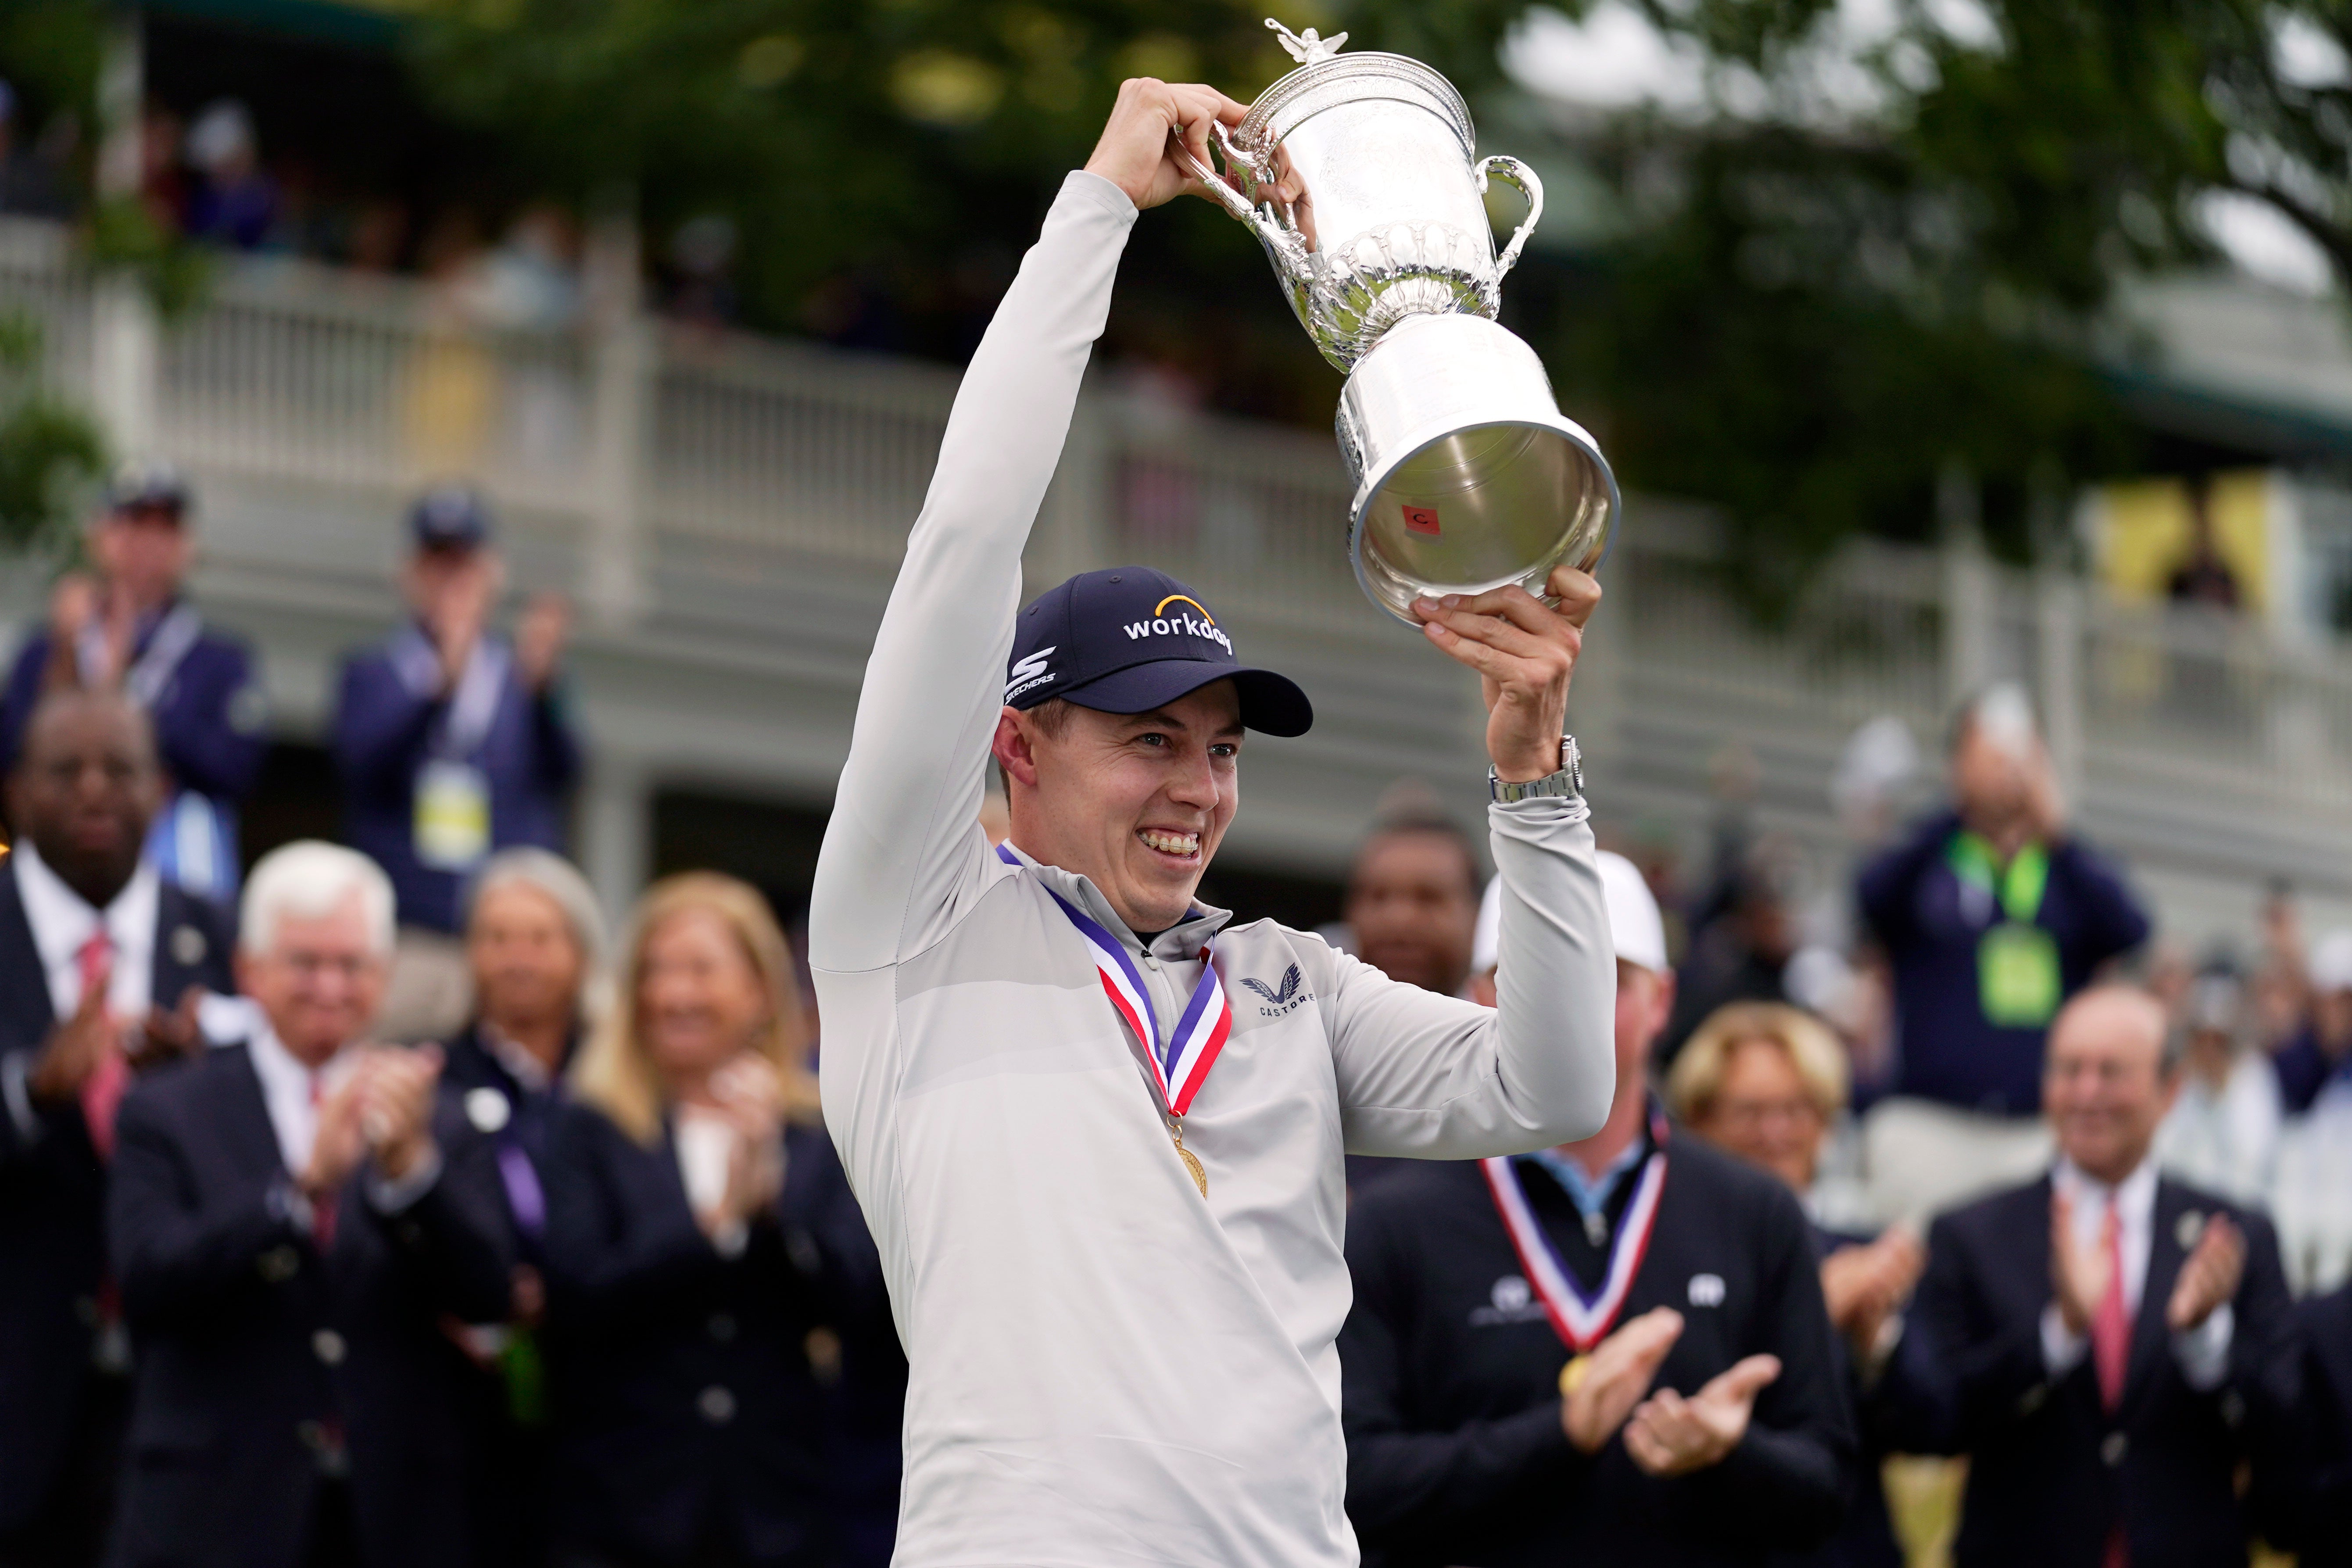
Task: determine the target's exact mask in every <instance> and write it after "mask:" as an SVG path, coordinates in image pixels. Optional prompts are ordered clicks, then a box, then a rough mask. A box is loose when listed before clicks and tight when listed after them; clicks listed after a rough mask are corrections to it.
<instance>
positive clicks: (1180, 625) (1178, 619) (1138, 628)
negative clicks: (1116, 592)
mask: <svg viewBox="0 0 2352 1568" xmlns="http://www.w3.org/2000/svg"><path fill="white" fill-rule="evenodd" d="M1169 605H1192V608H1193V609H1195V610H1199V611H1200V616H1199V617H1198V618H1197V619H1196V618H1195V617H1193V616H1189V615H1187V614H1185V613H1184V612H1183V611H1181V610H1179V611H1177V612H1176V613H1175V614H1174V615H1172V616H1171V615H1169V614H1168V613H1167V610H1168V606H1169ZM1122 629H1124V630H1125V631H1126V633H1127V638H1128V640H1129V642H1135V641H1138V640H1139V639H1141V638H1143V637H1205V638H1207V639H1208V640H1209V641H1211V642H1213V643H1215V644H1216V645H1217V646H1218V647H1222V648H1223V649H1224V650H1225V651H1226V652H1227V653H1231V652H1233V651H1234V639H1233V638H1231V637H1227V636H1226V635H1225V634H1224V632H1223V629H1222V628H1221V627H1219V626H1218V625H1217V622H1216V617H1215V616H1212V615H1210V614H1209V612H1208V611H1207V610H1205V609H1202V607H1201V601H1200V600H1198V599H1195V598H1192V597H1189V596H1188V595H1183V594H1171V595H1168V596H1167V597H1166V598H1164V599H1162V600H1160V603H1158V604H1157V605H1153V606H1152V607H1151V617H1150V619H1149V620H1141V621H1129V622H1127V623H1125V625H1124V626H1123V628H1122ZM1046 651H1047V652H1049V653H1050V652H1052V651H1053V650H1052V649H1050V648H1048V649H1047V650H1046Z"/></svg>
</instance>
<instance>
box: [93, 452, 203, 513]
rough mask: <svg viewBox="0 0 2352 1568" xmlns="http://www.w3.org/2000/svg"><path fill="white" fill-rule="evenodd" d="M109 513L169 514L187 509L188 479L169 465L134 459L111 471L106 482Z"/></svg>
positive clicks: (150, 460)
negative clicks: (111, 475)
mask: <svg viewBox="0 0 2352 1568" xmlns="http://www.w3.org/2000/svg"><path fill="white" fill-rule="evenodd" d="M106 507H107V510H109V511H168V512H171V513H173V514H174V515H177V514H179V513H182V512H184V511H186V510H188V480H187V476H186V475H184V474H183V473H181V472H180V470H179V469H177V468H173V466H172V465H171V464H169V463H165V462H160V461H155V460H152V459H147V460H142V459H133V460H132V461H131V462H127V463H125V464H123V465H122V466H121V468H117V469H115V470H114V477H113V478H112V479H110V480H108V481H107V486H106Z"/></svg>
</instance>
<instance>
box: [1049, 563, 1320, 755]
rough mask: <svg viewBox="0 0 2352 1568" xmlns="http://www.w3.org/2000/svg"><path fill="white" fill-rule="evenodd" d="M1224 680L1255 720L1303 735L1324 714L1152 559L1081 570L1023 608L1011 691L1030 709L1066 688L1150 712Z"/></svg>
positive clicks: (1071, 694) (1088, 701) (1256, 726)
mask: <svg viewBox="0 0 2352 1568" xmlns="http://www.w3.org/2000/svg"><path fill="white" fill-rule="evenodd" d="M1215 680H1230V681H1232V682H1233V683H1234V690H1235V691H1237V692H1238V693H1239V694H1240V696H1241V704H1242V722H1243V723H1244V724H1245V725H1247V726H1248V727H1249V728H1250V729H1253V730H1257V731H1263V732H1265V733H1266V734H1269V735H1303V734H1305V733H1307V726H1308V725H1310V724H1312V723H1314V722H1315V710H1314V708H1313V707H1312V706H1311V705H1310V704H1309V703H1308V702H1307V693H1305V692H1304V691H1301V690H1300V689H1298V687H1297V684H1296V683H1295V682H1293V681H1292V680H1290V679H1288V678H1287V677H1286V676H1281V675H1276V673H1275V672H1274V671H1272V670H1270V669H1255V668H1250V667H1248V666H1246V665H1244V664H1243V663H1242V662H1241V660H1240V659H1239V658H1237V657H1236V656H1235V655H1234V641H1233V638H1232V637H1230V636H1228V635H1227V634H1226V632H1225V630H1224V628H1223V627H1222V626H1218V625H1217V618H1216V617H1215V616H1213V615H1211V614H1210V613H1209V610H1208V606H1206V605H1203V604H1202V603H1201V601H1200V598H1199V596H1198V595H1195V594H1194V593H1193V592H1192V590H1191V589H1190V588H1187V587H1186V586H1184V584H1181V583H1179V582H1178V581H1177V580H1176V579H1175V578H1173V577H1171V576H1170V575H1168V574H1166V573H1165V572H1154V571H1153V570H1151V568H1150V567H1148V566H1114V567H1110V568H1108V569H1106V570H1104V571H1100V572H1081V573H1080V574H1077V575H1076V576H1075V577H1073V578H1071V579H1070V580H1069V581H1068V582H1066V583H1064V584H1062V585H1061V586H1059V587H1057V588H1049V589H1047V590H1046V591H1045V593H1043V594H1041V595H1038V596H1037V597H1036V598H1034V599H1033V600H1031V601H1030V602H1029V604H1028V605H1026V606H1024V608H1023V610H1022V612H1021V618H1020V623H1019V625H1018V626H1016V627H1015V628H1014V630H1013V661H1012V663H1011V665H1010V666H1009V667H1008V668H1006V670H1005V679H1004V700H1005V701H1006V702H1007V703H1008V704H1009V705H1011V706H1013V707H1014V708H1021V709H1028V708H1034V707H1036V706H1037V705H1038V704H1040V703H1042V702H1046V701H1049V700H1052V699H1054V698H1056V697H1066V698H1067V699H1069V700H1071V701H1072V702H1075V703H1076V704H1077V705H1078V706H1079V707H1081V708H1092V709H1095V710H1097V711H1099V712H1104V713H1148V712H1150V710H1152V709H1154V708H1159V707H1161V706H1163V705H1165V704H1167V703H1170V702H1173V701H1175V700H1177V699H1178V698H1180V697H1181V696H1183V695H1184V694H1185V693H1186V692H1188V691H1193V690H1197V689H1200V688H1201V687H1203V686H1206V685H1208V684H1209V683H1210V682H1211V681H1215Z"/></svg>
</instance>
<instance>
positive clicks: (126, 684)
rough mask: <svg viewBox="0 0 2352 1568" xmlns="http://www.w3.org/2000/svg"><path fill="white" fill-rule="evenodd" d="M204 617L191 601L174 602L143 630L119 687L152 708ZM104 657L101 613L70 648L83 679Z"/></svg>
mask: <svg viewBox="0 0 2352 1568" xmlns="http://www.w3.org/2000/svg"><path fill="white" fill-rule="evenodd" d="M204 629H205V624H204V618H203V617H202V616H198V615H197V614H196V610H195V606H194V605H173V606H172V608H171V609H170V610H169V611H168V612H166V613H165V614H164V616H163V618H162V619H160V620H158V621H157V622H156V623H155V625H154V626H153V627H152V628H151V629H150V630H149V632H148V633H147V642H146V647H144V648H143V649H142V650H141V651H140V653H139V656H138V657H137V658H135V659H133V660H132V661H131V668H129V669H126V670H124V671H122V689H123V691H124V692H125V693H127V694H128V695H129V696H130V698H131V700H132V701H133V702H136V703H137V704H138V705H139V706H140V707H142V708H145V709H148V710H152V709H153V708H154V706H155V704H156V701H157V700H159V699H161V698H162V697H163V690H164V688H166V687H168V686H170V685H171V684H172V677H173V676H174V675H177V674H178V673H179V672H180V663H181V661H182V660H183V659H184V658H187V657H188V653H189V651H190V650H191V649H193V648H194V647H195V646H196V639H197V637H200V636H202V635H203V633H204ZM105 657H106V626H105V622H104V619H103V617H100V618H99V619H95V620H93V621H92V622H91V623H90V624H89V626H87V627H85V628H84V629H83V631H82V636H81V641H80V643H79V646H77V647H75V649H74V658H75V662H76V664H77V665H78V666H79V668H80V669H81V671H82V674H83V676H84V678H85V679H87V678H88V677H89V672H90V671H91V670H93V669H95V668H98V666H99V664H100V661H102V660H103V659H104V658H105Z"/></svg>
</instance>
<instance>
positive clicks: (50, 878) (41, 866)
mask: <svg viewBox="0 0 2352 1568" xmlns="http://www.w3.org/2000/svg"><path fill="white" fill-rule="evenodd" d="M8 864H9V866H10V867H11V868H13V874H14V875H15V877H16V891H17V893H18V894H19V895H20V896H21V897H22V898H23V899H24V900H25V919H26V922H27V923H28V924H30V925H31V926H32V928H33V946H34V949H35V950H36V951H37V952H39V953H40V955H41V972H42V973H43V975H44V976H45V977H46V978H47V981H48V983H49V1006H50V1008H51V1009H52V1010H53V1011H54V1012H55V1013H56V1014H57V1016H58V1017H59V1018H70V1017H72V1016H73V1013H74V1009H75V1008H77V1007H79V1005H81V950H82V949H83V947H84V946H86V945H88V943H89V939H90V937H91V935H92V934H93V933H94V932H96V931H98V930H99V929H100V926H101V925H102V926H103V927H104V928H105V931H106V935H107V939H108V941H109V942H110V943H111V944H112V946H113V949H114V955H113V956H114V970H113V974H112V977H111V978H110V980H109V981H108V982H107V987H106V1001H107V1005H108V1006H109V1007H110V1008H111V1009H112V1010H113V1013H114V1016H116V1017H117V1018H119V1019H121V1020H123V1021H125V1022H129V1021H130V1020H131V1019H134V1018H144V1017H145V1016H147V1009H148V1007H149V1006H150V1005H152V1000H153V989H154V986H153V982H154V958H155V900H156V893H157V889H158V888H159V886H160V885H161V884H160V879H158V878H157V876H156V875H155V868H154V867H153V866H152V864H150V863H149V862H148V861H147V860H145V859H144V858H142V859H141V861H140V862H139V868H138V869H137V870H136V871H133V872H132V873H131V880H130V881H129V882H127V883H125V884H124V885H123V888H122V890H121V892H119V893H117V894H115V895H114V901H113V902H111V903H110V904H108V905H107V906H106V908H105V909H103V910H100V909H97V908H94V907H92V905H91V904H90V902H89V900H87V899H85V898H83V897H82V896H81V895H80V894H79V893H77V892H75V891H74V890H73V889H71V888H68V887H67V886H66V884H65V880H64V879H62V878H60V877H59V876H58V874H57V873H56V872H55V871H53V870H51V869H50V868H49V867H48V865H47V862H45V861H44V860H42V858H41V852H40V851H39V850H38V849H36V848H35V847H33V841H32V839H30V838H29V837H24V836H22V835H19V836H18V837H17V839H16V846H15V847H14V848H13V849H12V850H11V851H10V853H9V856H8ZM175 1000H176V998H175Z"/></svg>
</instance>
